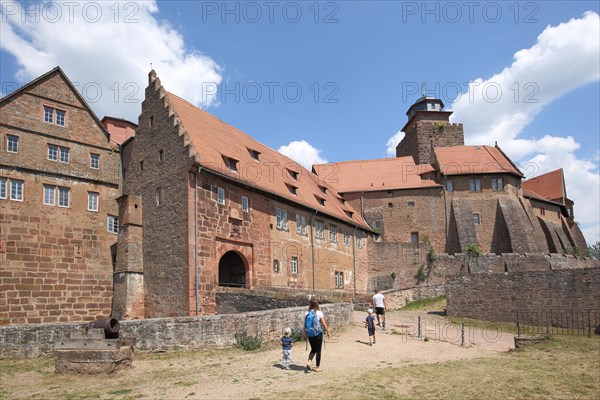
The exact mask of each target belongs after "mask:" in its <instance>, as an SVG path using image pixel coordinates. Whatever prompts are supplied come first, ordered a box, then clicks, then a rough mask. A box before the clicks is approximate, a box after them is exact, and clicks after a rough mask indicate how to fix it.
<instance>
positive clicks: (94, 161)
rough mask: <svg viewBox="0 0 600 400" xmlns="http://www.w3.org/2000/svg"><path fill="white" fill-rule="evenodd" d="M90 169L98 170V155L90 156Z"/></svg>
mask: <svg viewBox="0 0 600 400" xmlns="http://www.w3.org/2000/svg"><path fill="white" fill-rule="evenodd" d="M90 168H92V169H100V154H94V153H92V154H90Z"/></svg>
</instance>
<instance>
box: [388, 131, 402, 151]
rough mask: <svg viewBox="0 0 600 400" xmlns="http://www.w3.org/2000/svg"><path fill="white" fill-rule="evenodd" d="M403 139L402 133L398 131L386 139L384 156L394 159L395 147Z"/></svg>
mask: <svg viewBox="0 0 600 400" xmlns="http://www.w3.org/2000/svg"><path fill="white" fill-rule="evenodd" d="M403 138H404V132H402V131H398V132H396V133H394V135H392V137H391V138H389V139H388V141H387V143H386V144H385V154H386V155H387V156H388V157H396V146H398V143H400V141H401V140H402V139H403Z"/></svg>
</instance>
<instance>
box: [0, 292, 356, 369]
mask: <svg viewBox="0 0 600 400" xmlns="http://www.w3.org/2000/svg"><path fill="white" fill-rule="evenodd" d="M322 310H323V312H324V314H325V318H326V320H327V323H328V325H329V326H330V327H331V328H335V327H339V326H341V325H344V324H346V323H348V322H350V321H351V318H352V305H351V304H350V303H335V304H325V305H323V306H322ZM305 312H306V306H303V307H295V308H286V309H277V310H268V311H255V312H248V313H244V314H222V315H211V316H204V317H201V318H193V317H182V318H157V319H142V320H134V321H121V332H120V337H121V338H123V339H126V340H131V341H133V343H134V349H135V350H137V351H142V352H155V351H183V350H197V349H202V348H208V347H225V346H231V345H233V344H235V335H236V334H239V333H247V334H248V335H252V336H253V335H255V334H257V333H259V334H260V335H261V336H262V338H263V340H265V341H269V340H274V339H277V338H278V337H279V336H280V335H281V331H282V329H283V328H284V327H286V326H290V327H292V328H296V329H299V328H301V327H302V323H303V321H304V313H305ZM81 326H82V324H44V325H40V324H32V325H7V326H2V327H1V331H0V358H1V359H6V358H34V357H39V356H50V355H52V353H53V350H54V343H56V342H58V341H61V340H67V339H68V338H69V337H70V332H71V331H72V330H79V329H81Z"/></svg>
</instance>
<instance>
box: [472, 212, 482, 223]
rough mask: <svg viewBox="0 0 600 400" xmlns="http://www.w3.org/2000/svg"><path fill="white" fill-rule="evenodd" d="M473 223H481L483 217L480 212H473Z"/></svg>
mask: <svg viewBox="0 0 600 400" xmlns="http://www.w3.org/2000/svg"><path fill="white" fill-rule="evenodd" d="M473 223H474V224H475V225H479V224H480V223H481V217H480V215H479V213H473Z"/></svg>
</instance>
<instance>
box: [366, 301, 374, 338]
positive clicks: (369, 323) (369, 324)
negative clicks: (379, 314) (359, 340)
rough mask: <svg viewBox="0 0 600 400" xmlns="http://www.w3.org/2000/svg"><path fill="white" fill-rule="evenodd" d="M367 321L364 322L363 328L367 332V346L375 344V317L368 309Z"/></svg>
mask: <svg viewBox="0 0 600 400" xmlns="http://www.w3.org/2000/svg"><path fill="white" fill-rule="evenodd" d="M367 313H368V314H369V315H367V319H366V320H365V328H367V331H368V332H369V346H373V345H374V344H375V317H374V316H373V310H371V309H370V308H369V309H368V310H367Z"/></svg>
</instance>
